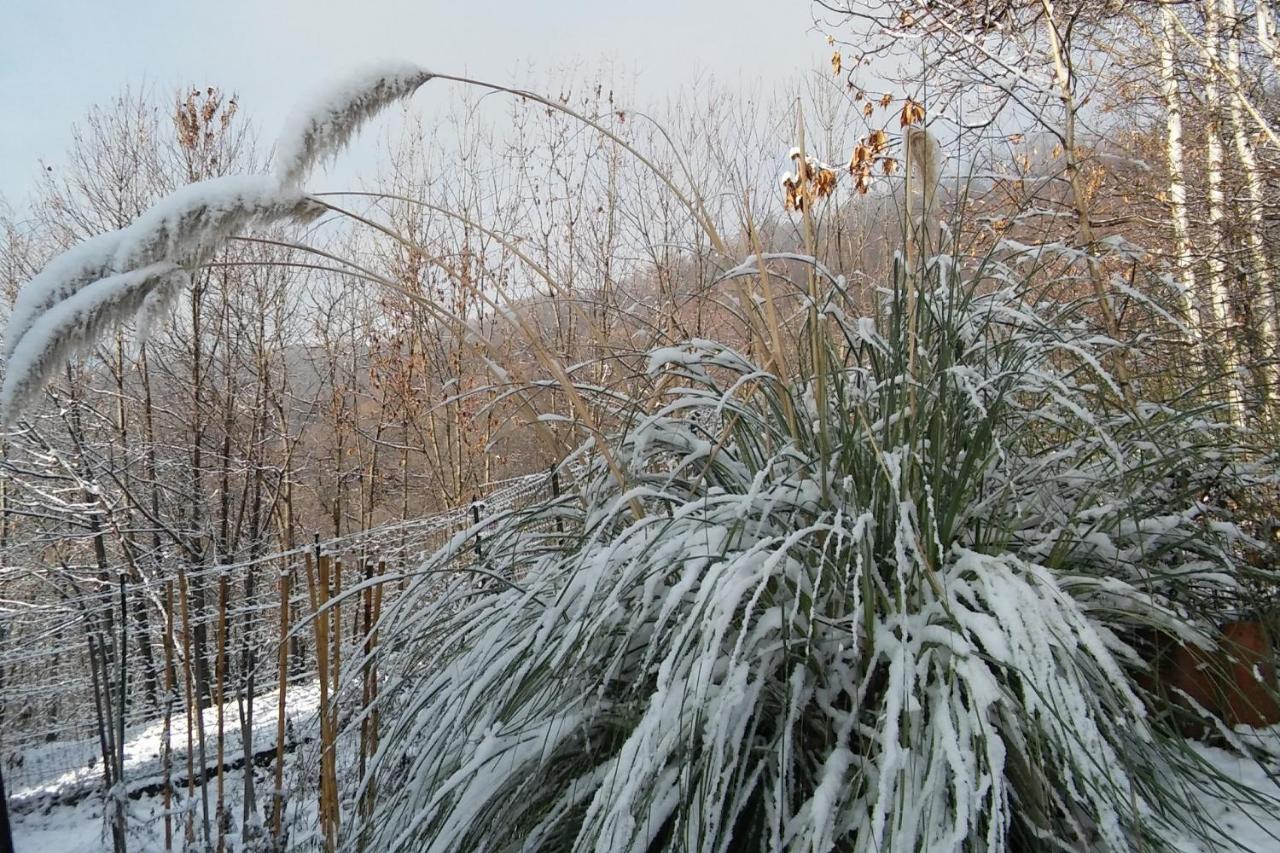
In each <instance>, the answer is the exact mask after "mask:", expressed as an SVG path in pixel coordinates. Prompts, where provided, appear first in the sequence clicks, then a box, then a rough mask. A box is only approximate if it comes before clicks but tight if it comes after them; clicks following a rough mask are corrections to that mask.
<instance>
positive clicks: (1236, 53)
mask: <svg viewBox="0 0 1280 853" xmlns="http://www.w3.org/2000/svg"><path fill="white" fill-rule="evenodd" d="M1236 14H1237V13H1236V0H1222V17H1223V23H1224V24H1225V25H1226V33H1225V34H1226V48H1227V50H1226V64H1227V73H1228V74H1229V75H1230V77H1231V79H1233V80H1239V79H1241V76H1240V35H1239V27H1238V26H1236V25H1237V24H1238V21H1237V20H1236ZM1230 103H1231V130H1232V137H1233V139H1234V142H1235V150H1236V157H1237V158H1239V161H1240V171H1241V174H1242V176H1243V177H1244V183H1245V186H1244V189H1245V192H1246V194H1247V195H1246V197H1245V198H1243V199H1240V207H1241V208H1243V210H1244V211H1245V214H1246V217H1247V219H1248V223H1249V227H1248V245H1249V267H1250V269H1249V270H1248V276H1247V281H1248V288H1249V290H1248V293H1247V294H1243V295H1244V296H1246V297H1247V298H1248V300H1249V304H1250V308H1251V313H1252V314H1253V317H1254V318H1255V327H1256V332H1257V334H1258V339H1259V347H1258V349H1259V352H1260V354H1261V356H1262V359H1263V361H1264V364H1265V365H1266V366H1264V367H1263V368H1262V369H1261V370H1260V371H1259V372H1258V373H1259V376H1260V378H1261V380H1262V382H1261V385H1262V389H1263V396H1264V398H1266V397H1269V396H1271V395H1270V394H1269V393H1268V390H1269V387H1270V385H1271V384H1272V381H1273V377H1274V376H1275V369H1274V367H1273V366H1272V365H1271V363H1272V361H1273V356H1274V355H1275V352H1274V347H1275V340H1276V334H1275V323H1276V293H1275V288H1274V276H1272V274H1271V268H1270V263H1269V260H1268V258H1267V247H1266V244H1265V242H1264V241H1263V234H1264V233H1265V229H1266V223H1265V222H1264V221H1263V214H1262V193H1263V188H1262V177H1261V175H1260V174H1259V172H1258V160H1257V157H1256V156H1254V151H1253V143H1252V142H1250V140H1249V132H1248V121H1247V118H1246V115H1245V105H1244V101H1243V99H1242V98H1241V97H1240V96H1238V95H1235V96H1233V97H1232V98H1231V102H1230Z"/></svg>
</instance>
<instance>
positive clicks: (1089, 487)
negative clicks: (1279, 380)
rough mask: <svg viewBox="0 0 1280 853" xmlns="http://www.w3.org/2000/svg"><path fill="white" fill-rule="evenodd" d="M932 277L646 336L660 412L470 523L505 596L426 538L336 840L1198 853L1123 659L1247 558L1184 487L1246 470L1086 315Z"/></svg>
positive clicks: (993, 271)
mask: <svg viewBox="0 0 1280 853" xmlns="http://www.w3.org/2000/svg"><path fill="white" fill-rule="evenodd" d="M959 257H961V253H959V252H957V253H955V256H954V257H952V256H949V255H940V256H938V257H935V258H933V259H932V260H931V261H928V262H927V263H923V264H919V268H918V269H915V270H910V269H907V268H906V267H905V265H903V264H898V266H897V268H896V274H895V277H894V279H893V281H892V282H891V283H890V286H889V287H888V288H886V289H885V290H883V291H882V292H881V293H880V295H879V310H878V312H877V313H876V316H874V317H859V316H857V315H856V313H855V312H854V309H853V308H852V306H853V305H855V304H856V302H855V300H854V299H853V297H852V295H851V294H849V293H847V292H846V289H845V287H846V285H845V281H844V280H843V279H842V278H840V277H838V276H835V275H832V274H830V273H828V272H827V271H826V270H825V269H824V268H823V267H821V266H820V265H818V264H817V263H816V262H811V261H810V262H805V261H804V260H803V259H801V260H797V259H796V258H795V256H787V258H788V260H786V261H785V263H788V264H793V265H794V264H796V263H800V264H804V265H806V266H807V269H806V270H805V274H807V275H809V276H811V277H812V279H811V283H810V285H809V286H808V287H807V288H803V287H802V288H801V289H802V290H804V291H805V293H804V294H803V295H802V296H801V298H808V299H809V302H808V304H806V305H805V306H804V308H803V309H802V310H801V311H800V313H799V314H798V315H797V320H796V326H795V327H797V328H800V331H798V332H797V333H796V334H795V336H794V340H793V343H794V346H786V347H781V348H780V347H774V348H770V347H768V346H758V347H757V348H756V349H757V352H760V351H763V355H757V356H756V357H749V356H747V355H745V354H744V353H743V352H739V351H735V350H734V349H732V348H730V347H728V346H724V345H721V344H718V343H716V342H714V341H707V340H696V341H690V342H688V343H687V344H685V345H683V346H679V347H674V348H667V349H662V350H658V351H655V352H653V353H652V354H651V355H650V358H649V373H650V374H651V376H652V378H653V379H654V387H655V388H657V389H660V394H661V402H660V403H659V404H658V405H657V406H656V407H655V406H654V405H652V402H651V401H644V402H642V401H636V403H635V406H634V408H633V410H632V417H631V419H630V421H629V423H628V425H627V426H626V428H625V429H622V430H620V431H619V432H618V434H617V435H616V436H615V437H614V438H613V439H612V441H611V445H612V448H611V449H612V454H611V455H612V458H613V459H614V460H615V463H616V464H614V465H607V464H604V462H603V461H602V460H601V457H600V454H599V453H598V448H597V447H596V446H595V444H594V442H593V443H589V444H588V445H587V446H585V447H583V448H582V450H581V451H580V452H579V454H578V455H577V456H576V457H574V458H572V459H570V460H569V461H567V462H566V464H565V466H564V470H565V471H573V472H575V476H576V479H577V484H578V489H577V494H576V495H574V496H564V497H558V498H555V499H553V500H549V501H547V502H545V503H544V504H540V505H535V506H533V507H530V508H526V509H524V510H521V511H519V512H512V513H508V514H505V515H502V516H500V517H498V518H497V519H496V520H495V521H494V522H493V524H492V525H491V528H490V529H489V530H488V531H487V532H486V534H485V543H486V547H487V548H488V551H487V557H486V560H487V561H488V565H489V567H490V568H493V569H494V570H496V571H500V572H502V573H503V574H504V576H505V577H506V578H507V579H508V581H509V583H510V585H503V586H502V587H501V588H497V587H495V586H493V585H490V586H489V587H488V588H481V589H478V588H477V586H476V582H475V580H474V578H473V576H472V575H470V574H466V575H463V574H459V575H457V580H456V581H453V582H451V584H450V585H447V586H446V587H445V589H444V591H443V593H442V590H441V587H440V585H439V581H438V578H439V577H440V574H441V572H445V573H447V572H449V571H450V570H452V569H456V568H461V567H465V566H467V565H468V564H469V562H470V560H471V559H472V557H471V555H472V553H473V549H472V543H471V542H470V541H469V538H468V536H465V535H463V536H459V537H458V539H457V540H455V541H454V542H453V543H451V545H450V546H449V547H447V548H445V549H444V550H442V551H441V552H440V553H438V554H436V555H435V556H434V557H433V558H432V559H431V561H430V562H429V563H428V565H427V566H426V567H425V568H426V572H425V573H424V577H426V578H431V579H432V580H430V581H429V582H428V581H423V583H422V585H421V587H420V592H419V594H418V596H417V597H416V598H415V596H414V595H410V596H408V597H407V598H406V599H405V600H404V601H402V602H401V604H400V606H399V608H398V610H397V613H398V614H399V615H398V616H393V617H392V618H393V620H394V621H393V622H392V625H391V633H392V634H393V635H396V636H402V637H405V638H411V639H409V642H408V644H407V649H408V654H409V655H410V658H411V661H410V664H409V666H408V667H407V669H406V670H405V671H404V673H403V675H402V676H401V678H400V680H399V681H398V682H397V683H395V684H393V685H392V687H391V689H389V690H388V692H387V694H386V701H387V702H388V703H390V704H389V705H388V707H391V708H394V711H391V712H388V713H387V715H386V716H384V719H386V720H389V722H388V729H387V731H386V735H385V738H384V740H383V745H382V749H381V752H380V754H379V756H378V760H377V761H376V763H375V767H374V769H373V771H372V772H371V774H370V775H369V776H368V777H367V778H366V781H365V785H366V790H369V789H372V788H376V790H377V792H378V805H377V807H376V809H375V810H374V813H373V815H372V819H371V820H369V821H367V822H365V823H364V824H362V825H359V826H358V827H356V828H354V829H352V835H351V837H352V838H353V839H354V838H359V839H360V840H361V841H362V843H363V844H365V845H366V846H367V849H424V850H439V851H459V850H463V851H466V850H474V851H501V850H547V851H553V850H555V851H558V850H566V851H567V850H575V851H576V850H599V851H627V850H631V851H650V850H721V851H756V850H759V851H765V850H815V851H817V850H851V851H860V850H881V851H911V853H915V851H921V850H928V851H945V850H1091V851H1093V850H1114V851H1130V850H1137V849H1145V850H1161V849H1169V846H1170V845H1171V844H1173V843H1174V842H1175V841H1176V839H1178V838H1179V837H1187V836H1190V837H1194V838H1198V839H1200V840H1201V841H1202V842H1204V843H1215V842H1217V843H1221V842H1223V836H1222V835H1221V834H1219V831H1218V829H1217V827H1215V826H1214V825H1213V823H1212V822H1211V821H1208V820H1206V819H1204V818H1202V816H1201V812H1200V809H1199V806H1198V804H1197V793H1196V787H1195V785H1194V784H1191V783H1193V782H1195V780H1196V778H1197V776H1196V774H1206V773H1211V772H1212V771H1208V770H1205V769H1203V768H1202V767H1199V766H1198V765H1197V764H1196V762H1195V760H1194V757H1190V753H1189V750H1188V748H1187V747H1186V745H1185V743H1184V742H1183V741H1181V740H1180V739H1179V738H1178V737H1177V736H1176V734H1175V733H1174V732H1173V731H1172V729H1171V727H1170V726H1169V725H1168V724H1167V723H1166V721H1165V719H1164V717H1163V715H1162V713H1163V705H1162V700H1161V699H1160V697H1159V696H1156V695H1154V694H1150V693H1147V692H1145V691H1144V690H1143V689H1141V688H1140V687H1139V686H1138V685H1139V684H1140V683H1144V684H1146V683H1149V681H1150V679H1147V680H1146V681H1140V679H1141V678H1142V674H1143V673H1144V672H1146V670H1147V668H1148V667H1147V664H1146V663H1145V662H1144V660H1143V657H1142V656H1141V655H1140V654H1139V653H1138V652H1137V651H1136V650H1135V647H1136V646H1137V645H1139V644H1140V642H1141V638H1143V637H1150V636H1153V635H1160V636H1172V637H1177V638H1181V639H1184V640H1188V641H1191V642H1196V641H1197V638H1202V637H1203V636H1204V632H1205V631H1206V630H1207V629H1208V627H1209V626H1211V625H1212V624H1213V620H1214V618H1215V614H1218V613H1220V612H1221V610H1222V608H1223V607H1224V606H1226V605H1225V604H1224V603H1223V602H1226V601H1229V600H1231V597H1232V596H1233V595H1234V594H1235V593H1236V592H1238V591H1239V589H1240V588H1241V586H1242V577H1243V574H1244V571H1245V568H1244V567H1245V566H1246V563H1245V562H1244V561H1243V560H1242V559H1241V555H1242V553H1244V551H1245V550H1247V549H1249V548H1250V547H1253V546H1254V545H1256V543H1253V542H1252V540H1251V539H1250V538H1249V537H1248V536H1247V535H1245V533H1244V532H1242V531H1241V529H1240V527H1239V526H1238V525H1236V524H1235V523H1234V522H1233V520H1232V519H1231V518H1230V517H1229V515H1228V514H1227V513H1226V512H1225V511H1222V510H1219V509H1215V506H1214V505H1213V504H1212V503H1210V502H1208V501H1206V500H1205V496H1206V494H1207V492H1208V491H1209V490H1210V489H1211V488H1222V487H1224V486H1225V485H1226V484H1237V485H1238V484H1240V483H1245V482H1247V481H1248V478H1249V477H1251V476H1253V474H1252V472H1251V469H1250V468H1249V466H1247V465H1246V464H1245V463H1244V462H1243V461H1241V460H1242V459H1243V457H1242V455H1241V454H1240V453H1239V451H1237V450H1235V449H1234V448H1233V447H1232V446H1231V445H1230V442H1229V437H1228V436H1226V435H1225V434H1224V433H1223V432H1222V431H1221V430H1219V429H1218V428H1217V426H1216V425H1215V424H1216V421H1215V419H1214V418H1213V417H1212V411H1210V410H1208V409H1206V410H1204V411H1198V410H1194V409H1187V408H1182V409H1178V408H1173V407H1170V406H1165V405H1155V404H1143V403H1140V402H1133V401H1132V400H1128V401H1126V400H1125V398H1124V397H1123V396H1122V395H1121V394H1120V393H1119V389H1118V387H1117V385H1116V383H1115V382H1113V381H1112V379H1111V377H1110V376H1109V374H1108V370H1107V365H1108V364H1109V363H1110V362H1111V361H1112V360H1113V359H1115V358H1117V357H1118V354H1117V352H1116V347H1117V344H1116V342H1114V341H1112V340H1110V339H1108V338H1105V337H1101V336H1099V335H1097V334H1096V333H1095V332H1094V331H1092V329H1093V328H1094V325H1093V324H1092V323H1091V322H1090V321H1089V317H1088V305H1087V304H1083V303H1075V304H1058V303H1043V302H1039V301H1038V300H1037V299H1036V298H1035V295H1034V287H1033V280H1032V279H1030V278H1022V279H1021V280H1019V279H1018V277H1017V276H1016V275H1014V274H1013V273H1014V272H1015V270H1014V269H1013V268H1012V267H1010V266H1009V265H1008V264H1005V263H1000V262H997V261H995V260H993V259H991V258H988V259H986V260H980V261H979V262H977V263H975V264H971V265H970V266H969V268H967V269H965V270H963V271H962V270H961V268H960V262H959V261H958V260H957V259H958V258H959ZM779 263H784V262H783V261H780V260H774V261H770V260H769V259H768V258H753V259H751V260H750V261H749V262H747V263H744V264H743V265H741V266H740V267H737V268H736V269H734V270H733V271H731V273H729V277H750V276H760V275H769V273H768V269H769V268H770V267H773V268H776V267H777V265H778V264H779ZM793 272H794V270H793ZM793 278H794V279H798V280H802V279H804V278H805V275H804V274H802V275H800V276H794V277H793ZM780 280H781V278H780V277H779V278H775V279H774V285H773V286H774V287H775V288H776V287H778V286H779V285H778V282H779V281H780ZM756 304H757V307H758V306H759V301H758V300H757V303H756ZM765 314H767V312H765V311H763V310H761V313H760V316H765ZM773 340H774V341H775V342H776V341H778V340H779V339H778V338H777V337H775V338H774V339H773ZM757 343H759V342H757ZM783 348H785V349H787V351H786V352H782V351H781V349H783ZM784 364H785V365H790V367H789V368H787V369H788V371H789V372H788V373H787V374H786V375H782V374H780V372H779V371H778V368H777V366H778V365H784ZM619 469H621V474H622V476H621V477H619ZM1210 484H1213V485H1212V486H1211V485H1210ZM1200 641H1202V640H1200ZM1202 781H1203V779H1202ZM1213 782H1214V784H1215V785H1216V786H1218V787H1219V789H1220V790H1221V789H1222V788H1221V786H1223V785H1227V786H1228V787H1229V785H1230V780H1223V779H1215V780H1213ZM1237 793H1239V792H1237ZM1240 795H1241V796H1245V794H1243V793H1242V794H1240ZM1250 796H1259V795H1250Z"/></svg>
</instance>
